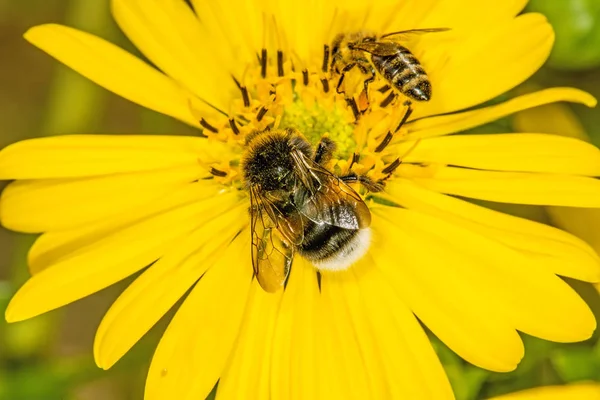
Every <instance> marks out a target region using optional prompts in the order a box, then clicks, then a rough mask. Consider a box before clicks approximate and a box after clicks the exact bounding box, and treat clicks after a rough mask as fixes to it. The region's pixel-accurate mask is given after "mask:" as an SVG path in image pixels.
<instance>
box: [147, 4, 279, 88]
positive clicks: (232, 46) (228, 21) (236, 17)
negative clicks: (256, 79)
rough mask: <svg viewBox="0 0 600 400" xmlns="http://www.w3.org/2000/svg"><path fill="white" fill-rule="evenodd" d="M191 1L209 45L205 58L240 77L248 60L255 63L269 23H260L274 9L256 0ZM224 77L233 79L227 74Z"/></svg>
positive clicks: (206, 42) (204, 40) (205, 40)
mask: <svg viewBox="0 0 600 400" xmlns="http://www.w3.org/2000/svg"><path fill="white" fill-rule="evenodd" d="M191 3H192V4H193V6H194V11H195V12H196V15H197V16H198V19H199V20H200V22H201V24H202V28H203V35H204V39H203V46H204V47H205V48H208V49H211V51H210V52H209V53H208V57H207V58H206V59H207V60H211V61H212V62H213V63H215V64H217V65H221V67H222V69H223V70H225V71H226V72H228V73H232V74H234V75H236V76H237V77H238V79H239V78H240V77H241V76H242V75H243V72H244V70H245V69H246V66H247V65H248V64H252V63H256V55H257V54H259V52H260V50H261V49H262V48H263V47H265V33H266V30H267V29H268V27H265V26H263V24H264V23H265V22H266V21H269V20H270V13H272V12H273V11H274V10H273V9H272V8H270V7H267V6H265V5H264V4H263V3H261V2H259V1H242V0H234V1H230V2H227V3H222V2H218V1H197V0H192V1H191ZM140 4H144V3H143V2H142V3H140ZM265 10H267V11H268V13H269V14H266V13H265ZM267 15H268V16H269V17H267ZM267 18H268V19H267ZM269 22H270V21H269ZM277 22H278V23H280V21H277ZM274 55H275V54H272V56H274ZM204 62H205V63H207V62H209V61H204ZM255 65H258V64H255ZM223 67H224V68H223ZM227 80H228V82H232V81H231V78H230V77H227Z"/></svg>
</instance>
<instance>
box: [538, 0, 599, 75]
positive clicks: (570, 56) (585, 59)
mask: <svg viewBox="0 0 600 400" xmlns="http://www.w3.org/2000/svg"><path fill="white" fill-rule="evenodd" d="M527 10H528V11H533V12H540V13H542V14H544V15H545V16H546V17H547V18H548V20H549V21H550V23H551V24H552V26H553V27H554V30H555V32H556V43H555V45H554V49H553V50H552V54H551V55H550V59H549V60H548V64H549V65H550V66H552V67H554V68H558V69H566V70H582V69H590V68H594V67H596V66H598V65H600V1H598V0H531V1H530V3H529V6H528V7H527Z"/></svg>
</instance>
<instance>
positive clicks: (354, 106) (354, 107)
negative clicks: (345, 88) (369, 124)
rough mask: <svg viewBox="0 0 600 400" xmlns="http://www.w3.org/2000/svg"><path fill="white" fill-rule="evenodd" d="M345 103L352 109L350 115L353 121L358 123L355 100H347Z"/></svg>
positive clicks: (358, 115) (358, 114)
mask: <svg viewBox="0 0 600 400" xmlns="http://www.w3.org/2000/svg"><path fill="white" fill-rule="evenodd" d="M346 103H348V106H349V107H350V108H351V109H352V113H353V114H354V119H355V121H358V119H359V118H360V111H358V105H357V104H356V100H354V98H353V97H350V98H347V99H346Z"/></svg>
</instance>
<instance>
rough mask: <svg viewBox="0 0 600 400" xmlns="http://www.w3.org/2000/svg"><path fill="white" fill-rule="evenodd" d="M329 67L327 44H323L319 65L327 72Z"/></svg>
mask: <svg viewBox="0 0 600 400" xmlns="http://www.w3.org/2000/svg"><path fill="white" fill-rule="evenodd" d="M328 67H329V46H328V45H325V46H323V66H322V67H321V70H322V71H323V72H327V70H328Z"/></svg>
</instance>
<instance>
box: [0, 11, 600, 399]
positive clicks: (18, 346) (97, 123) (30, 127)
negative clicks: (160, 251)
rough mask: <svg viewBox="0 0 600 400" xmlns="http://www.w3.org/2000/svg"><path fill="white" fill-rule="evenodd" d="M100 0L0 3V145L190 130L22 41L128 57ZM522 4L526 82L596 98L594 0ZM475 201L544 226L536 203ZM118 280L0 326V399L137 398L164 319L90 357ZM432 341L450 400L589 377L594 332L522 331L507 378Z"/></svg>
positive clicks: (12, 249) (1, 239)
mask: <svg viewBox="0 0 600 400" xmlns="http://www.w3.org/2000/svg"><path fill="white" fill-rule="evenodd" d="M108 2H109V0H85V1H84V0H0V48H1V54H2V57H1V58H0V60H1V61H0V72H1V73H0V81H1V91H0V121H1V123H2V135H0V147H4V146H6V145H7V144H10V143H13V142H15V141H18V140H21V139H24V138H29V137H38V136H43V135H54V134H69V133H112V134H119V133H130V132H131V133H146V134H171V133H176V134H186V133H190V134H193V131H192V130H191V129H190V128H189V127H187V126H184V125H182V124H179V123H178V122H176V121H174V120H172V119H169V118H167V117H163V116H161V115H158V114H155V113H153V112H151V111H148V110H144V109H142V108H140V107H138V106H136V105H134V104H132V103H129V102H127V101H125V100H123V99H121V98H119V97H117V96H114V95H111V94H109V93H108V92H107V91H105V90H104V89H102V88H100V87H97V86H95V85H94V84H92V83H90V82H88V81H87V80H85V79H84V78H82V77H80V76H79V75H77V74H75V73H73V72H72V71H70V70H69V69H68V68H66V67H64V66H62V65H61V64H59V63H58V62H56V61H54V60H53V59H52V58H51V57H49V56H47V55H46V54H44V53H42V52H40V51H38V50H37V49H35V48H34V47H33V46H31V45H29V44H28V43H27V42H26V41H25V40H23V39H22V34H23V33H24V32H25V31H26V30H27V28H29V27H31V26H34V25H37V24H41V23H47V22H59V23H63V24H67V25H70V26H74V27H77V28H80V29H83V30H86V31H88V32H92V33H95V34H97V35H100V36H102V37H104V38H107V39H109V40H111V41H113V42H115V43H118V44H119V45H121V46H123V47H125V48H127V49H128V50H129V51H131V52H133V53H136V54H137V52H136V50H135V49H134V48H133V47H132V46H131V45H130V44H129V43H128V42H127V41H126V40H125V38H124V37H123V35H122V34H121V32H120V31H119V30H118V28H117V27H116V25H115V24H114V22H113V21H112V20H111V18H110V14H109V8H108ZM491 6H492V4H491V3H490V7H491ZM529 10H531V11H540V12H543V13H544V14H545V15H546V16H547V17H548V18H549V19H550V21H551V22H552V24H553V25H554V27H555V30H556V34H557V40H556V46H555V51H554V52H553V54H552V56H551V58H550V60H549V62H548V65H547V66H546V67H544V68H543V69H542V70H541V71H539V72H538V73H537V74H536V75H535V76H534V77H533V78H532V79H531V80H530V82H529V84H530V85H535V86H538V87H551V86H574V87H578V88H581V89H584V90H587V91H589V92H591V93H592V94H594V95H595V96H596V97H600V1H599V0H557V1H549V0H534V1H531V3H530V5H529ZM490 51H493V49H490ZM115 73H118V71H115ZM528 87H531V86H528ZM519 90H522V88H517V89H516V91H519ZM571 110H572V111H574V112H575V113H576V115H577V116H578V117H579V119H580V121H581V122H582V124H583V126H584V128H585V130H586V131H587V133H588V134H589V135H590V137H591V140H592V141H593V142H594V143H595V144H596V145H600V113H599V112H598V110H597V109H587V108H585V107H583V106H573V107H571ZM511 122H512V121H511V120H510V119H505V120H502V121H498V122H495V123H493V124H490V125H489V126H486V127H482V128H478V131H480V132H481V131H488V132H505V131H508V130H510V129H511V126H512V124H511ZM486 205H488V206H490V207H494V208H501V209H503V210H504V211H507V212H511V213H513V214H517V215H521V216H525V217H527V218H532V219H536V220H542V221H547V218H546V215H545V211H544V210H543V209H541V208H533V207H514V206H513V207H509V208H507V207H505V206H501V205H496V204H486ZM32 240H33V238H32V237H30V236H26V235H20V234H15V233H12V232H7V231H5V230H0V248H1V250H2V253H1V256H0V310H4V308H5V307H6V304H8V301H9V299H10V297H11V296H12V294H13V293H14V292H15V291H16V289H17V288H18V287H19V286H20V285H21V284H22V283H23V282H24V281H25V280H26V279H27V277H28V272H27V266H26V264H25V258H26V252H27V249H28V247H29V246H30V244H31V243H32ZM82 267H83V266H82ZM129 282H130V280H128V281H126V282H121V283H120V284H118V285H115V286H113V287H111V288H108V289H106V290H104V291H102V292H100V293H98V294H96V295H94V296H91V297H89V298H86V299H83V300H81V301H78V302H76V303H74V304H71V305H69V306H67V307H64V308H62V309H60V310H56V311H53V312H50V313H48V314H46V315H43V316H40V317H38V318H35V319H33V320H31V321H25V322H21V323H16V324H11V325H8V324H6V323H4V322H0V400H72V399H73V400H74V399H77V400H100V399H102V400H141V399H142V394H143V386H144V379H145V374H146V371H147V369H148V365H149V361H150V357H151V355H152V351H153V348H154V347H155V345H156V343H157V342H158V339H159V337H160V334H161V332H162V330H163V329H164V327H165V325H166V323H167V322H168V320H169V318H170V317H169V316H167V317H166V318H164V319H163V321H162V322H161V324H159V326H157V327H156V328H155V329H153V330H152V331H151V332H150V333H149V334H148V335H146V337H145V338H144V339H143V340H142V341H141V342H140V343H139V344H138V345H136V347H134V349H133V350H132V351H131V352H130V353H129V354H128V355H127V356H126V357H125V358H124V359H123V360H121V361H120V362H119V363H118V364H117V365H116V366H115V367H113V368H112V369H111V370H109V371H102V370H100V369H98V368H97V367H96V366H95V364H94V361H93V358H92V344H93V338H94V332H95V329H96V327H97V326H98V324H99V322H100V320H101V317H102V315H103V313H104V312H105V311H106V310H107V309H108V307H109V305H110V303H111V302H112V301H113V300H114V299H115V298H116V296H117V295H118V293H120V292H121V291H122V290H123V288H124V287H125V286H126V285H127V284H128V283H129ZM570 283H571V284H572V285H573V286H574V287H575V288H576V289H577V290H578V291H579V292H580V294H582V296H584V298H585V299H586V300H587V301H588V303H589V304H590V305H591V306H592V308H593V309H594V311H595V312H596V315H597V316H600V297H599V296H598V293H597V291H596V290H595V289H594V288H593V287H592V286H591V285H587V284H581V283H578V282H570ZM432 339H433V341H434V344H435V346H436V349H437V350H438V353H439V354H440V357H441V359H442V361H443V363H444V365H445V367H446V369H447V372H448V374H449V376H450V379H451V381H452V384H453V387H454V389H455V391H456V395H457V398H458V400H475V399H485V398H488V397H491V396H494V395H498V394H504V393H508V392H512V391H515V390H519V389H524V388H530V387H535V386H540V385H549V384H561V383H566V382H575V381H581V380H595V381H599V382H600V345H598V340H597V335H596V336H595V337H594V338H592V339H591V340H590V341H588V342H586V343H579V344H571V345H560V344H555V343H549V342H544V341H541V340H537V339H533V338H530V337H524V341H525V344H526V356H525V359H524V360H523V362H522V363H521V365H520V366H519V368H518V369H517V370H516V371H514V372H512V373H509V374H495V373H490V372H487V371H483V370H480V369H478V368H475V367H473V366H470V365H468V364H467V363H465V362H464V361H462V360H461V359H459V358H458V357H457V356H456V355H454V354H453V353H452V352H451V351H449V350H448V349H447V348H445V347H444V346H443V345H442V344H440V343H439V342H438V341H436V340H435V338H432ZM199 400H200V399H199Z"/></svg>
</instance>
